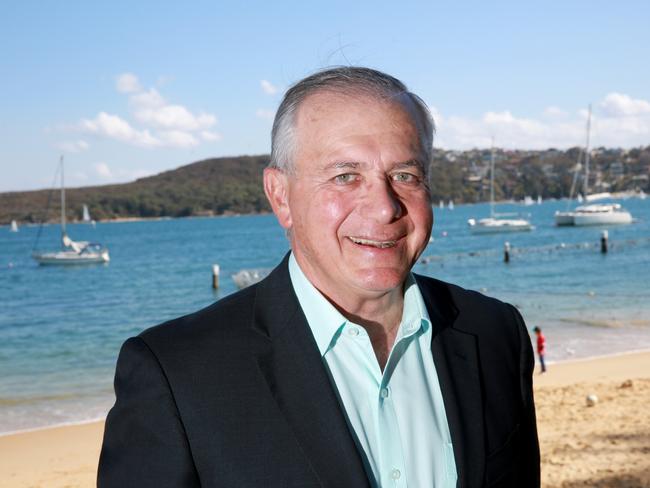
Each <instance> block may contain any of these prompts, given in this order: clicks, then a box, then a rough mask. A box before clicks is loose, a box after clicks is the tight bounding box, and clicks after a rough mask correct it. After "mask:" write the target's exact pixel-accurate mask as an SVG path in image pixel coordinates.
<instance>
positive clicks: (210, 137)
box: [201, 130, 221, 141]
mask: <svg viewBox="0 0 650 488" xmlns="http://www.w3.org/2000/svg"><path fill="white" fill-rule="evenodd" d="M201 138H202V139H203V140H204V141H220V140H221V134H219V133H218V132H212V131H209V130H204V131H201Z"/></svg>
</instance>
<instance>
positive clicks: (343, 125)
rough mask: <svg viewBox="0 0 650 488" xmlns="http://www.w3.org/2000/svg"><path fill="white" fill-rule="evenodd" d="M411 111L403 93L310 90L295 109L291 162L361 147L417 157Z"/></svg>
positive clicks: (415, 122) (418, 147)
mask: <svg viewBox="0 0 650 488" xmlns="http://www.w3.org/2000/svg"><path fill="white" fill-rule="evenodd" d="M415 114H416V110H415V107H414V104H413V102H412V101H411V100H410V99H409V98H408V97H406V95H400V96H397V97H395V98H392V99H385V98H379V97H377V96H371V95H368V94H342V93H334V92H318V93H315V94H312V95H310V96H309V97H307V98H306V99H305V100H304V101H303V102H302V104H301V105H300V106H299V108H298V110H297V112H296V118H295V125H294V127H295V131H296V137H295V139H294V140H295V143H296V147H295V149H296V155H297V156H298V157H297V161H296V162H300V161H301V160H303V161H304V160H305V159H307V160H313V159H314V158H318V157H320V156H324V155H328V156H329V155H331V156H332V157H334V156H335V155H336V154H338V153H339V152H343V153H353V154H354V153H356V152H361V151H365V152H366V154H368V153H374V154H377V155H378V156H379V155H381V156H382V157H389V156H390V157H391V158H392V157H395V158H398V159H399V158H404V160H406V159H413V158H418V159H419V156H420V155H419V152H420V151H421V150H422V144H421V141H420V127H419V124H418V118H417V116H416V115H415ZM396 153H404V154H396ZM405 153H410V154H405ZM353 154H350V155H351V156H352V155H353ZM300 156H303V157H300Z"/></svg>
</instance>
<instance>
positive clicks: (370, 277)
mask: <svg viewBox="0 0 650 488" xmlns="http://www.w3.org/2000/svg"><path fill="white" fill-rule="evenodd" d="M408 273H409V270H404V269H386V268H382V269H371V270H363V271H361V272H360V276H359V284H360V287H361V288H363V289H365V290H368V291H372V292H379V293H382V292H383V293H385V292H389V291H391V290H394V289H396V288H399V287H401V286H402V284H403V283H404V281H405V280H406V277H407V276H408Z"/></svg>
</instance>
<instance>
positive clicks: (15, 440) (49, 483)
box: [0, 351, 650, 488]
mask: <svg viewBox="0 0 650 488" xmlns="http://www.w3.org/2000/svg"><path fill="white" fill-rule="evenodd" d="M534 383H535V397H536V405H537V417H538V430H539V438H540V444H541V454H542V486H543V487H544V488H560V487H565V486H570V487H573V486H608V487H614V488H628V487H629V488H631V487H636V486H650V459H648V449H650V428H649V427H648V426H650V409H648V408H647V405H648V404H650V351H643V352H634V353H627V354H620V355H615V356H605V357H599V358H591V359H583V360H575V361H563V362H558V363H556V364H551V365H550V366H549V371H548V372H547V373H545V374H543V375H542V374H539V372H538V371H536V374H535V376H534ZM587 395H596V396H597V398H598V400H597V403H596V404H595V405H594V406H592V407H588V406H587V405H586V402H585V399H586V396H587ZM103 429H104V422H103V421H100V422H92V423H87V424H80V425H69V426H62V427H54V428H49V429H42V430H36V431H31V432H23V433H18V434H11V435H6V436H1V437H0V452H2V453H3V455H2V456H0V485H1V486H3V487H6V488H26V487H43V488H45V487H47V488H63V487H70V488H72V487H87V486H94V484H95V480H96V470H97V461H98V458H99V452H100V449H101V439H102V435H103Z"/></svg>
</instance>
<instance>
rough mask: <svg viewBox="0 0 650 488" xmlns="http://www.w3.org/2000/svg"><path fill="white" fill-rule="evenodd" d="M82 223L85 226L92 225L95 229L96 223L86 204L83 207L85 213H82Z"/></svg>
mask: <svg viewBox="0 0 650 488" xmlns="http://www.w3.org/2000/svg"><path fill="white" fill-rule="evenodd" d="M81 221H82V222H83V223H84V224H90V225H92V226H93V227H95V224H96V222H95V221H94V220H93V219H91V218H90V212H89V211H88V205H86V204H85V203H84V206H83V211H82V216H81Z"/></svg>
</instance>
